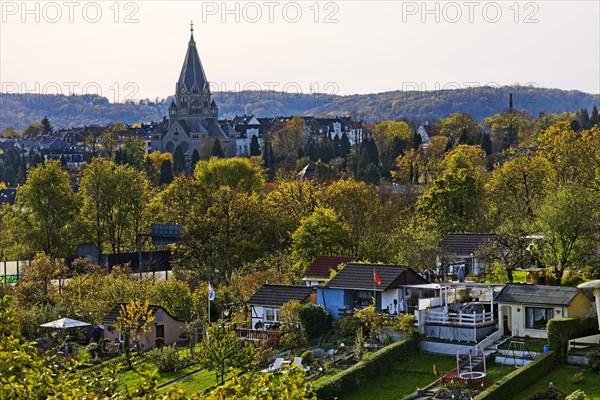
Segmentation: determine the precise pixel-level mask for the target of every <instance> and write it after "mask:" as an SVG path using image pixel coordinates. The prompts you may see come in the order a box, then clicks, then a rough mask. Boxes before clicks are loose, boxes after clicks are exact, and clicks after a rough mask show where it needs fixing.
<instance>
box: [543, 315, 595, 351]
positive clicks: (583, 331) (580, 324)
mask: <svg viewBox="0 0 600 400" xmlns="http://www.w3.org/2000/svg"><path fill="white" fill-rule="evenodd" d="M546 329H547V331H548V342H549V343H550V348H551V349H552V350H555V351H556V352H557V354H558V356H559V357H560V359H561V361H563V360H564V358H565V355H566V349H567V342H568V341H569V340H570V339H574V338H578V337H582V336H587V335H593V334H594V333H596V332H597V331H598V320H597V319H596V318H590V317H586V318H553V319H551V320H550V321H548V325H547V326H546Z"/></svg>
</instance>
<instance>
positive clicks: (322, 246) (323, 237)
mask: <svg viewBox="0 0 600 400" xmlns="http://www.w3.org/2000/svg"><path fill="white" fill-rule="evenodd" d="M349 234H350V228H349V227H348V225H346V224H345V223H343V222H341V221H340V219H339V217H338V215H337V214H336V213H335V211H333V210H332V209H330V208H322V207H316V208H315V210H314V212H313V213H312V214H311V215H310V216H309V217H306V218H303V219H302V220H301V224H300V226H299V227H298V229H296V231H295V232H294V233H293V234H292V241H293V246H292V249H293V256H294V258H295V259H296V260H297V262H298V263H299V267H300V268H301V269H302V270H304V268H305V267H306V266H308V264H310V263H311V262H313V260H314V259H315V258H316V257H317V256H321V255H330V256H331V255H343V254H344V253H345V252H346V249H347V243H348V236H349Z"/></svg>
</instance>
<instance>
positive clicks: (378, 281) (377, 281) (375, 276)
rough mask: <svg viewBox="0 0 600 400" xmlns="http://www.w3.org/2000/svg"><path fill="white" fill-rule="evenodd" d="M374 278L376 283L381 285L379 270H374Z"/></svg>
mask: <svg viewBox="0 0 600 400" xmlns="http://www.w3.org/2000/svg"><path fill="white" fill-rule="evenodd" d="M373 280H374V281H375V283H376V284H378V285H381V279H379V275H377V272H375V270H373Z"/></svg>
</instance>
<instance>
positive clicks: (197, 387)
mask: <svg viewBox="0 0 600 400" xmlns="http://www.w3.org/2000/svg"><path fill="white" fill-rule="evenodd" d="M216 384H217V379H216V377H215V373H214V372H211V371H207V370H204V371H202V372H200V373H199V374H198V375H194V376H192V377H191V378H189V379H186V380H183V381H181V382H179V383H177V384H175V385H173V386H171V388H177V389H183V390H185V391H186V393H188V394H192V393H197V392H203V391H205V390H206V389H209V388H211V387H213V386H215V385H216Z"/></svg>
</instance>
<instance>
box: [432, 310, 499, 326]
mask: <svg viewBox="0 0 600 400" xmlns="http://www.w3.org/2000/svg"><path fill="white" fill-rule="evenodd" d="M493 321H494V314H493V313H492V312H481V313H477V312H473V314H466V313H461V312H456V313H455V312H448V313H445V312H443V311H431V310H428V311H427V320H426V323H436V324H447V325H460V326H477V325H480V324H486V323H490V322H493Z"/></svg>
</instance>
